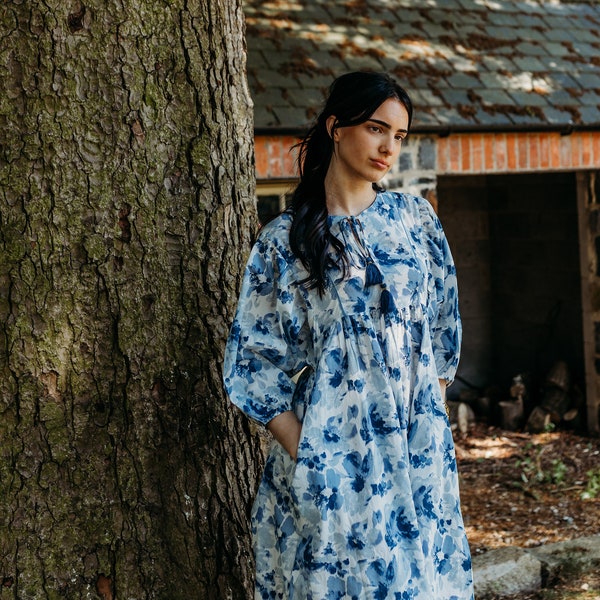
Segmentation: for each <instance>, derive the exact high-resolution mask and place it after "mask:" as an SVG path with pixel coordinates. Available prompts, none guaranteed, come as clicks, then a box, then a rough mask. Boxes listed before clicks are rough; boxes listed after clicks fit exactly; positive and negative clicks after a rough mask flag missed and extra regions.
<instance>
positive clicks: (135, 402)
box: [0, 0, 261, 600]
mask: <svg viewBox="0 0 600 600" xmlns="http://www.w3.org/2000/svg"><path fill="white" fill-rule="evenodd" d="M0 18H1V19H2V21H1V30H0V80H1V81H2V82H3V83H2V86H3V90H2V93H1V94H0V129H1V131H2V139H0V143H1V144H2V146H1V148H0V189H1V192H0V193H1V196H0V251H1V257H0V412H1V415H0V506H1V507H2V508H1V509H0V526H1V527H2V529H1V531H0V598H18V599H19V600H25V599H29V598H36V599H37V598H102V599H103V600H115V599H119V600H125V599H132V600H133V599H141V598H164V599H169V600H177V599H185V600H190V599H194V598H198V599H208V600H210V599H213V598H215V599H216V598H233V599H235V600H238V599H242V598H245V597H247V596H248V592H247V590H248V589H249V588H250V587H251V576H252V564H251V561H252V559H251V554H250V550H249V547H248V542H249V535H248V531H247V529H248V525H247V513H248V504H249V499H250V497H251V496H252V494H253V491H254V488H255V485H256V475H257V470H258V468H259V467H260V464H259V463H260V456H261V453H260V444H259V440H258V439H257V437H256V436H255V435H253V434H252V432H250V431H248V424H247V422H246V421H245V420H244V419H243V418H241V417H240V416H239V415H238V414H237V413H236V412H235V411H234V410H232V409H231V408H230V407H229V405H228V403H227V401H226V399H225V397H224V395H223V392H222V386H221V379H220V363H221V358H222V351H223V344H224V340H225V337H226V334H227V328H228V324H229V323H230V321H231V319H232V311H233V306H234V302H235V299H236V296H237V285H238V284H237V282H238V281H239V274H240V270H241V268H242V266H243V265H242V262H243V256H244V255H245V253H246V251H247V249H248V245H249V236H250V230H251V227H252V223H253V222H254V207H253V200H252V198H253V185H254V184H253V177H254V171H253V164H252V158H251V145H252V118H251V106H250V100H249V95H248V91H247V88H246V84H245V54H244V46H243V14H242V10H241V2H240V0H228V2H221V1H220V0H152V1H147V0H129V1H127V0H89V1H87V0H86V3H85V5H84V4H81V3H79V2H77V1H76V2H71V1H70V0H67V1H66V2H65V1H63V0H46V1H41V0H26V1H25V0H12V1H10V0H9V1H8V2H7V1H6V0H5V2H3V4H2V8H0Z"/></svg>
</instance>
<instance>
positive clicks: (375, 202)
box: [327, 191, 383, 223]
mask: <svg viewBox="0 0 600 600" xmlns="http://www.w3.org/2000/svg"><path fill="white" fill-rule="evenodd" d="M382 195H383V192H382V191H378V192H376V193H375V198H374V199H373V202H371V204H369V206H365V208H363V209H362V210H361V211H360V212H359V213H357V214H355V215H349V214H344V215H329V214H328V215H327V218H328V220H329V222H330V223H333V222H335V221H343V220H344V219H360V218H362V217H363V216H365V214H366V213H368V212H370V211H371V210H373V208H374V207H375V206H377V205H378V204H379V203H380V201H381V200H380V199H381V197H382Z"/></svg>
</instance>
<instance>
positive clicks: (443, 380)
mask: <svg viewBox="0 0 600 600" xmlns="http://www.w3.org/2000/svg"><path fill="white" fill-rule="evenodd" d="M438 381H439V382H440V389H441V390H442V398H443V400H444V402H446V385H447V381H446V380H445V379H439V380H438Z"/></svg>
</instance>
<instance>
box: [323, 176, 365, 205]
mask: <svg viewBox="0 0 600 600" xmlns="http://www.w3.org/2000/svg"><path fill="white" fill-rule="evenodd" d="M376 196H377V193H376V192H375V190H374V189H373V184H372V183H370V182H368V181H361V182H359V183H358V184H355V185H351V184H350V182H347V181H345V182H340V181H336V178H335V177H334V176H330V173H327V175H326V176H325V197H326V199H327V212H328V213H329V214H330V215H358V214H360V213H361V212H362V211H363V210H365V208H368V207H369V206H371V204H373V202H374V200H375V197H376Z"/></svg>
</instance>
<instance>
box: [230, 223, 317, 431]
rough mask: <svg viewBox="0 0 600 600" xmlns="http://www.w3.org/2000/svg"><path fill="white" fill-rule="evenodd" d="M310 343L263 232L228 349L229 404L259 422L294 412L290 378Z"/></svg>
mask: <svg viewBox="0 0 600 600" xmlns="http://www.w3.org/2000/svg"><path fill="white" fill-rule="evenodd" d="M309 339H310V329H309V327H308V325H307V321H306V310H305V308H304V302H303V297H302V294H301V291H300V289H299V286H298V285H297V284H296V283H295V282H294V281H292V280H291V269H290V268H289V264H288V262H287V261H286V260H285V259H284V258H283V256H282V254H281V253H280V252H279V251H278V250H277V248H276V246H275V245H274V244H273V242H272V241H271V240H270V239H269V236H268V232H265V231H263V234H262V235H261V237H260V238H259V240H258V241H257V242H256V244H255V246H254V248H253V249H252V252H251V254H250V258H249V260H248V263H247V265H246V270H245V273H244V279H243V284H242V290H241V293H240V298H239V302H238V307H237V312H236V316H235V319H234V322H233V325H232V327H231V331H230V334H229V338H228V341H227V346H226V350H225V360H224V365H223V380H224V383H225V389H226V391H227V393H228V395H229V397H230V399H231V401H232V402H233V403H234V404H235V405H236V406H237V407H239V408H240V409H241V410H242V411H243V412H245V413H246V414H247V415H248V416H249V417H251V418H253V419H255V420H257V421H259V422H261V423H268V422H269V421H270V420H271V419H273V418H274V417H275V416H277V415H278V414H280V413H282V412H284V411H286V410H290V409H291V408H292V397H293V393H294V389H295V383H294V381H293V380H292V377H293V376H294V375H295V374H296V373H297V372H298V371H300V370H301V369H302V368H303V367H304V366H305V364H306V360H305V359H306V351H307V346H308V342H309Z"/></svg>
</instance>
